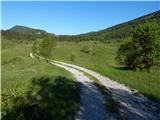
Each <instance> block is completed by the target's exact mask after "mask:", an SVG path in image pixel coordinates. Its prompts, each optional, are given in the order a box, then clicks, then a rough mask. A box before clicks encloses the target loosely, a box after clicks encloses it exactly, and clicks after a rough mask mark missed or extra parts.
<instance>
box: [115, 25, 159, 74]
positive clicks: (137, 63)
mask: <svg viewBox="0 0 160 120" xmlns="http://www.w3.org/2000/svg"><path fill="white" fill-rule="evenodd" d="M157 27H158V26H157V24H156V23H155V22H151V23H145V24H144V25H139V27H138V28H137V29H136V30H135V32H134V34H133V37H132V41H131V42H128V43H126V44H123V45H121V46H120V48H119V49H118V52H117V57H116V59H117V60H118V61H119V63H120V64H122V65H125V66H126V67H127V68H129V69H140V70H145V69H146V70H147V71H149V70H150V68H151V67H152V66H153V65H154V60H155V58H156V57H157V56H159V54H160V43H159V41H158V40H159V38H158V29H157Z"/></svg>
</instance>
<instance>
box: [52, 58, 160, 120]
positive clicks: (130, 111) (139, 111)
mask: <svg viewBox="0 0 160 120" xmlns="http://www.w3.org/2000/svg"><path fill="white" fill-rule="evenodd" d="M54 63H58V64H61V65H64V66H67V67H70V68H75V69H78V70H81V71H84V72H86V73H88V74H90V75H92V76H94V77H95V78H97V79H98V80H99V81H100V82H101V83H102V84H103V85H104V86H106V87H107V88H109V90H110V91H111V92H112V95H113V99H114V100H115V101H117V102H118V103H119V110H120V111H121V112H122V113H123V115H124V117H125V118H126V119H127V120H160V105H159V104H158V103H156V102H154V101H152V100H150V99H148V98H147V97H144V96H136V95H134V94H133V92H132V91H131V90H130V89H129V88H128V87H126V86H124V85H122V84H120V83H117V82H115V81H112V80H110V79H109V78H107V77H105V76H102V75H100V74H99V73H96V72H94V71H91V70H89V69H86V68H83V67H79V66H76V65H72V64H67V63H63V62H59V61H54Z"/></svg>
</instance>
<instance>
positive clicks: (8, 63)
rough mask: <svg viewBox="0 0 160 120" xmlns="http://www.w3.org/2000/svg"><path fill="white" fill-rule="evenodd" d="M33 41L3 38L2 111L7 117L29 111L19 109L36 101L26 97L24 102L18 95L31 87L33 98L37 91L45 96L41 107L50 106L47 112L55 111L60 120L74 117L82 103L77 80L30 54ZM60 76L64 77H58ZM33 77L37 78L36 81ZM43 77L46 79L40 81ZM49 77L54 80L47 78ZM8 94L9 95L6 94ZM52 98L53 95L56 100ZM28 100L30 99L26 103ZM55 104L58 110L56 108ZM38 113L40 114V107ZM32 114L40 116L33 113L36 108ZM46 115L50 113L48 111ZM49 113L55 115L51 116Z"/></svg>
mask: <svg viewBox="0 0 160 120" xmlns="http://www.w3.org/2000/svg"><path fill="white" fill-rule="evenodd" d="M31 45H32V44H31V43H27V42H25V43H18V42H17V41H14V40H7V39H2V81H1V82H2V85H1V87H2V111H3V110H4V111H6V113H7V116H6V118H5V117H3V119H7V120H9V119H12V120H14V119H18V118H17V117H19V114H28V113H19V112H16V110H17V109H20V112H22V111H23V109H30V108H28V107H29V106H32V104H33V102H32V101H30V100H29V99H28V100H26V99H25V100H23V102H22V101H21V99H19V98H17V97H22V96H25V94H26V92H28V91H31V92H30V93H28V94H31V96H33V99H35V98H36V97H34V95H32V94H34V93H36V94H39V95H40V96H41V100H40V101H37V103H38V105H39V109H38V110H39V111H41V112H43V111H45V110H46V114H53V115H52V116H54V117H55V118H57V120H58V119H62V118H63V117H65V118H66V119H73V117H74V114H73V113H74V112H75V110H76V109H77V107H78V106H77V104H78V100H79V94H78V93H77V92H78V91H77V90H78V88H77V87H76V84H77V83H75V82H73V77H72V75H71V74H70V73H69V72H67V71H65V70H64V69H61V68H59V67H56V66H53V65H49V64H47V63H46V62H45V61H40V60H34V59H32V58H30V56H29V53H30V51H31ZM56 76H61V77H58V78H57V77H56ZM64 77H65V78H64ZM33 78H34V79H35V80H36V82H33ZM40 80H41V81H42V82H39V81H40ZM46 80H48V81H51V82H45V81H46ZM41 83H43V84H41ZM35 86H37V87H35ZM62 86H64V87H62ZM37 88H41V89H37ZM54 91H56V92H54ZM46 92H47V93H46ZM75 93H76V94H75ZM4 95H5V96H6V95H7V96H9V97H7V98H6V97H4ZM57 96H60V98H57ZM50 97H51V98H50ZM14 98H16V101H14ZM50 99H52V104H51V103H50V102H51V101H50ZM54 99H55V100H54ZM68 99H70V100H68ZM27 101H29V103H25V102H27ZM57 101H59V102H61V103H63V104H62V105H61V106H60V105H59V104H60V103H57ZM16 102H17V103H16ZM25 104H27V106H26V105H25ZM43 104H44V105H45V106H43ZM46 105H48V106H46ZM20 106H26V108H25V107H22V108H21V107H20ZM55 108H56V110H54V109H55ZM48 110H50V111H48ZM52 110H53V111H52ZM51 112H52V113H51ZM6 113H5V114H6ZM34 113H36V114H39V113H38V112H37V111H36V112H34ZM29 114H30V117H32V118H34V117H35V116H37V115H31V114H32V112H31V113H29ZM10 115H11V117H10ZM2 116H3V113H2ZM44 116H46V115H45V114H44ZM47 116H48V117H50V118H51V116H49V115H47ZM25 117H26V116H25ZM50 118H44V119H50ZM26 119H27V118H26ZM28 119H30V118H28ZM35 119H36V118H35ZM41 119H43V117H42V118H41Z"/></svg>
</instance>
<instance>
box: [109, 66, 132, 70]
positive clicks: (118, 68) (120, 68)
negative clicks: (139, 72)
mask: <svg viewBox="0 0 160 120" xmlns="http://www.w3.org/2000/svg"><path fill="white" fill-rule="evenodd" d="M111 67H112V68H114V69H117V70H130V69H129V68H128V67H115V66H111Z"/></svg>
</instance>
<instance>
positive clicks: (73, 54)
mask: <svg viewBox="0 0 160 120" xmlns="http://www.w3.org/2000/svg"><path fill="white" fill-rule="evenodd" d="M75 58H76V54H75V53H71V54H70V60H71V61H72V62H74V61H75Z"/></svg>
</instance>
